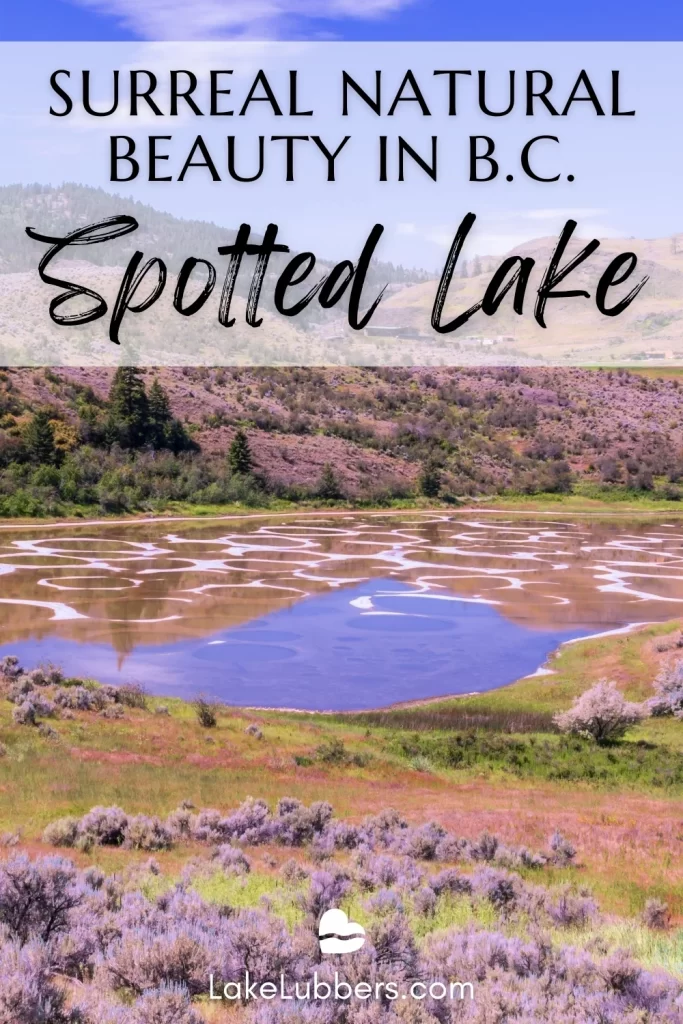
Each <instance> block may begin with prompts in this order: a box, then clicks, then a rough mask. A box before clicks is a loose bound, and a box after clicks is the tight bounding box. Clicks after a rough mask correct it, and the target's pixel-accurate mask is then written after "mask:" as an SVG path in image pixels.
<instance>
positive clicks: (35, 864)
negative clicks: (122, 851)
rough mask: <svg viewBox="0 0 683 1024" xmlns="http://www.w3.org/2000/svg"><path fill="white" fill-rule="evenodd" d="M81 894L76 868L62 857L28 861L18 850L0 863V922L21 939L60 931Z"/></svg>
mask: <svg viewBox="0 0 683 1024" xmlns="http://www.w3.org/2000/svg"><path fill="white" fill-rule="evenodd" d="M83 898H84V897H83V892H82V890H81V889H80V888H79V887H78V885H77V872H76V869H75V868H74V866H73V865H72V864H71V862H70V861H68V860H64V859H63V858H62V857H41V858H40V859H39V860H37V861H31V860H29V858H28V857H27V856H26V855H25V854H22V855H20V856H16V857H12V859H11V860H9V861H8V862H7V863H6V864H4V865H3V866H2V867H0V924H3V925H4V926H5V928H6V929H7V931H8V933H9V935H10V936H11V937H12V938H14V939H17V940H18V941H19V942H21V943H25V942H28V940H29V939H32V938H37V939H41V940H42V941H43V942H46V941H47V940H48V939H49V938H51V937H52V936H53V935H54V934H55V933H56V932H59V931H63V930H64V929H65V928H66V927H67V924H68V921H69V914H70V912H71V911H72V910H73V909H74V908H75V907H77V906H79V905H80V904H81V903H82V902H83Z"/></svg>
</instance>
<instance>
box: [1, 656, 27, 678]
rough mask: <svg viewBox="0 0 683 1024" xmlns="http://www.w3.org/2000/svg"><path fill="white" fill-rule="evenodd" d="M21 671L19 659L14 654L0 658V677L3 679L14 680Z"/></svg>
mask: <svg viewBox="0 0 683 1024" xmlns="http://www.w3.org/2000/svg"><path fill="white" fill-rule="evenodd" d="M22 671H23V669H22V667H21V665H20V664H19V659H18V658H17V656H16V655H15V654H6V655H5V656H4V658H0V676H3V677H4V678H5V679H16V678H17V677H18V676H20V675H21V673H22Z"/></svg>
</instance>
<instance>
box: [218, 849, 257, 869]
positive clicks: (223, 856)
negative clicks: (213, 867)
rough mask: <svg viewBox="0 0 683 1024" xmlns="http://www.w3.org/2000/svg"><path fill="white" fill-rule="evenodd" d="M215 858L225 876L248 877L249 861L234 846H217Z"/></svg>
mask: <svg viewBox="0 0 683 1024" xmlns="http://www.w3.org/2000/svg"><path fill="white" fill-rule="evenodd" d="M215 857H216V860H217V861H218V863H219V864H220V866H221V869H222V870H223V871H225V873H226V875H248V874H249V872H250V871H251V864H250V863H249V860H248V859H247V858H246V857H245V856H244V854H243V853H242V851H241V850H238V849H237V848H236V847H234V846H219V847H218V849H217V850H216V853H215Z"/></svg>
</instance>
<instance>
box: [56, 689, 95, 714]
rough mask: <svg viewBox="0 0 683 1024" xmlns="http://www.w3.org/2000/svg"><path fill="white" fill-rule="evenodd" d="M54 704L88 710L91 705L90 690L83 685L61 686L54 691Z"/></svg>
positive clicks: (72, 708)
mask: <svg viewBox="0 0 683 1024" xmlns="http://www.w3.org/2000/svg"><path fill="white" fill-rule="evenodd" d="M55 704H58V705H59V707H60V708H70V709H71V710H72V711H90V710H91V709H92V707H93V696H92V691H91V690H86V688H85V687H84V686H61V687H59V689H58V690H57V692H56V693H55Z"/></svg>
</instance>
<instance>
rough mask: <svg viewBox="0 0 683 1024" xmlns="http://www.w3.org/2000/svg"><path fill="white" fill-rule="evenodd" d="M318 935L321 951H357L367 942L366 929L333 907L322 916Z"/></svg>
mask: <svg viewBox="0 0 683 1024" xmlns="http://www.w3.org/2000/svg"><path fill="white" fill-rule="evenodd" d="M318 936H319V938H320V952H321V953H355V952H356V950H358V949H360V948H361V946H362V945H363V943H364V942H365V929H364V928H363V926H362V925H360V924H358V923H357V922H356V921H349V919H348V916H347V915H346V914H345V913H344V911H343V910H337V908H336V907H333V908H332V910H326V911H325V913H324V914H323V916H322V917H321V918H320V925H319V926H318Z"/></svg>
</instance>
